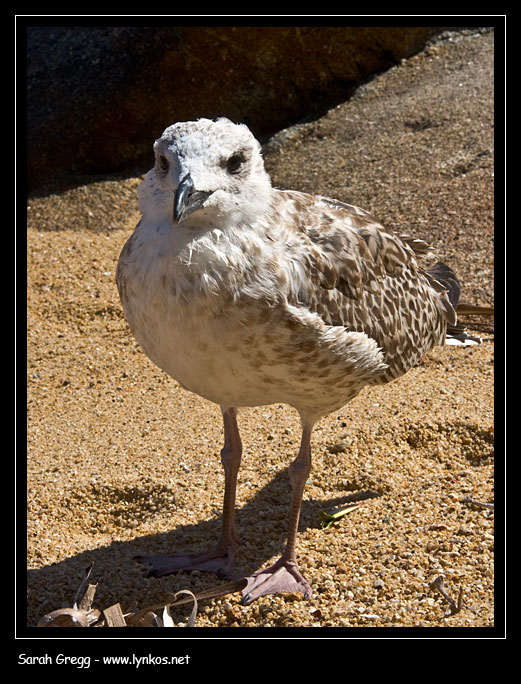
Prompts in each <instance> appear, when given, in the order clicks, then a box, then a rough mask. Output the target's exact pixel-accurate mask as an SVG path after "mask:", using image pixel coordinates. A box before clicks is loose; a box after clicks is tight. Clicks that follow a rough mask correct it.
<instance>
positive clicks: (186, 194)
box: [173, 174, 212, 226]
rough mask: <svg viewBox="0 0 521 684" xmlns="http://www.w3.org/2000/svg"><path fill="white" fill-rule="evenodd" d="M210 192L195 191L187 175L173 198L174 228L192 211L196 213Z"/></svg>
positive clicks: (190, 178)
mask: <svg viewBox="0 0 521 684" xmlns="http://www.w3.org/2000/svg"><path fill="white" fill-rule="evenodd" d="M211 194H212V191H211V190H210V191H203V190H196V189H195V188H194V182H193V180H192V177H191V176H190V174H187V175H186V176H185V177H184V178H183V179H182V180H181V182H180V183H179V185H178V186H177V190H176V191H175V197H174V212H173V218H174V225H175V226H176V225H177V224H178V223H181V221H184V220H185V218H186V217H187V216H188V215H189V214H191V213H192V212H194V211H197V209H199V208H200V207H202V205H203V204H204V202H205V201H206V200H207V199H208V197H210V195H211Z"/></svg>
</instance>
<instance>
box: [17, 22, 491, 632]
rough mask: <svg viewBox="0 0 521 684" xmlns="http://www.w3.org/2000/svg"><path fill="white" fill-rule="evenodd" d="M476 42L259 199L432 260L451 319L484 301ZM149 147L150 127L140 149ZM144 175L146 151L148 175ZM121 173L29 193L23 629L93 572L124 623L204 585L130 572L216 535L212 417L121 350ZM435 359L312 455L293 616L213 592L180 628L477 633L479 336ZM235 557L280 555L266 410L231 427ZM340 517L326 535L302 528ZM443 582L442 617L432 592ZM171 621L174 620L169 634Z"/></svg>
mask: <svg viewBox="0 0 521 684" xmlns="http://www.w3.org/2000/svg"><path fill="white" fill-rule="evenodd" d="M492 89H493V35H492V33H483V34H472V35H463V36H461V35H454V36H452V37H451V38H450V39H449V38H446V39H445V40H441V41H438V42H437V43H436V44H434V45H432V46H430V47H428V48H427V49H426V50H425V51H424V52H422V53H421V54H420V55H417V56H415V57H413V58H411V59H409V60H404V61H403V62H402V63H401V64H399V65H397V66H396V67H395V68H393V69H391V70H390V71H389V72H387V73H385V74H382V75H380V76H378V77H376V78H375V79H373V80H372V81H371V82H370V83H368V84H366V85H365V86H363V87H362V88H360V89H359V90H358V92H357V93H356V95H355V96H354V97H353V98H352V99H351V100H350V101H349V102H346V103H344V104H342V105H339V106H338V107H336V108H334V109H332V110H331V111H330V112H328V113H327V114H326V115H325V116H323V117H322V118H320V119H318V120H315V121H313V122H309V123H306V124H302V125H299V126H296V127H293V128H292V129H289V130H288V131H285V132H283V133H282V134H281V135H279V136H277V138H276V139H275V140H274V141H272V142H271V143H270V145H269V146H268V147H267V151H266V165H267V168H268V170H269V171H270V173H271V174H272V178H273V182H274V185H276V186H278V187H286V188H294V189H301V190H305V191H311V192H316V193H322V194H326V195H329V196H332V197H337V198H338V199H342V200H345V201H349V202H352V203H355V204H358V205H360V206H362V207H365V208H366V209H368V210H370V211H372V212H373V213H375V215H377V216H378V217H379V218H380V219H381V220H382V221H383V222H384V223H385V224H386V225H388V226H390V227H392V228H395V229H397V230H400V231H401V232H409V233H414V234H416V235H418V236H419V237H422V238H424V239H427V240H429V241H430V242H431V243H432V244H434V245H435V246H436V247H437V248H439V250H440V255H442V256H443V259H444V260H446V261H447V262H448V263H450V264H451V265H452V266H453V267H454V268H455V269H456V271H457V272H458V274H459V276H460V277H461V280H462V283H463V293H462V299H464V300H465V301H467V302H471V303H474V304H492V303H493V281H492V276H493V274H492V266H493V102H492ZM160 133H161V131H151V142H152V139H153V138H154V137H156V136H157V135H159V134H160ZM151 158H152V155H151ZM139 182H140V178H139V177H132V178H118V179H106V178H103V179H101V178H99V179H89V182H84V183H82V184H81V185H79V186H77V187H75V188H73V189H69V190H61V191H59V190H56V189H47V190H45V191H42V192H40V193H37V194H35V195H33V196H32V197H30V198H29V202H28V205H29V208H28V217H29V225H28V369H27V372H28V375H27V378H28V537H27V538H28V567H29V571H28V592H27V596H28V610H27V616H28V617H27V621H28V625H29V626H31V625H35V624H36V622H37V621H38V619H39V617H41V616H42V615H43V614H45V613H48V612H50V611H51V610H54V609H56V608H60V607H64V606H70V605H71V604H72V600H73V597H74V594H75V592H76V589H77V587H78V584H79V582H80V579H81V577H82V574H83V570H84V568H85V567H86V566H88V565H89V564H90V563H91V562H94V568H93V571H92V575H91V581H93V582H97V583H98V588H97V593H96V598H95V602H94V605H95V606H96V607H98V608H100V609H102V608H106V607H108V606H109V605H111V604H113V603H116V602H119V603H120V604H121V606H122V608H123V610H124V611H131V610H137V609H140V608H143V607H144V606H146V605H149V604H152V603H155V602H159V601H162V600H163V599H164V598H165V597H166V596H167V595H168V594H170V593H172V592H173V591H175V590H177V589H181V588H189V589H191V590H192V591H195V592H197V591H199V590H202V589H205V588H208V587H211V586H213V585H215V584H217V583H218V582H219V580H218V579H217V578H216V577H215V576H213V575H211V574H207V573H192V574H183V573H181V574H179V575H177V576H171V577H167V578H163V579H146V578H144V577H143V575H142V570H141V568H140V566H138V565H137V563H136V562H135V561H134V560H133V556H134V555H135V554H137V553H140V552H143V551H149V552H160V553H162V552H165V553H166V552H169V551H172V550H180V551H181V550H185V549H193V548H195V549H197V548H205V547H208V546H209V545H211V544H213V543H214V541H215V540H216V538H217V535H218V532H219V525H220V517H221V505H222V493H223V482H224V476H223V473H222V469H221V465H220V460H219V451H220V449H221V446H222V426H221V419H220V412H219V409H218V408H217V407H215V406H213V405H211V404H209V403H208V402H206V401H205V400H203V399H200V398H199V397H197V396H194V395H192V394H189V393H188V392H186V391H184V390H183V389H181V388H180V387H179V386H178V385H177V384H176V383H175V382H174V381H173V380H172V379H170V378H169V377H167V376H166V375H165V374H164V373H163V372H161V371H160V370H159V369H157V368H156V367H154V366H153V365H152V363H151V362H150V361H149V360H148V359H147V358H146V357H145V356H144V354H143V353H142V352H141V350H140V349H139V347H138V345H137V343H136V342H135V341H134V339H133V338H132V336H131V335H130V332H129V330H128V327H127V325H126V323H125V320H124V318H123V315H122V311H121V307H120V304H119V299H118V294H117V291H116V287H115V270H116V263H117V259H118V255H119V252H120V250H121V247H122V246H123V244H124V242H125V240H126V239H127V237H128V236H129V234H130V233H131V231H132V229H133V227H134V225H135V224H136V222H137V220H138V218H139V213H138V210H137V202H136V188H137V186H138V184H139ZM486 337H488V338H489V339H487V340H485V341H484V343H483V344H482V345H481V346H479V347H473V348H465V349H462V348H454V347H444V348H437V349H434V350H432V351H431V352H429V353H428V354H427V355H426V356H425V358H424V362H423V363H422V365H420V366H418V367H417V368H415V369H413V370H412V371H410V372H409V373H408V374H407V375H406V376H405V377H404V378H401V379H400V380H398V381H395V382H393V383H391V384H390V385H387V386H385V387H376V388H371V389H366V390H365V391H363V392H362V393H361V394H360V395H359V396H358V397H357V398H356V399H355V400H354V401H353V402H352V403H351V404H350V405H349V406H347V407H345V408H344V409H343V410H342V411H340V412H338V413H337V414H332V415H330V416H329V417H328V418H326V419H324V420H323V421H322V422H321V423H320V424H319V425H318V426H317V427H316V429H315V432H314V434H313V439H312V449H313V455H314V456H313V469H312V474H311V477H310V481H309V483H308V486H307V488H306V492H305V495H304V501H303V504H302V515H301V522H300V534H299V540H298V547H299V558H300V565H301V569H302V571H303V573H304V575H305V576H306V577H307V579H308V581H309V582H310V583H311V585H312V588H313V597H312V598H311V599H309V600H307V601H304V600H302V599H301V597H300V596H298V595H289V594H288V595H282V596H270V597H263V598H262V599H260V600H258V601H257V602H255V603H254V604H252V605H251V606H248V607H243V606H241V605H240V603H239V599H240V595H239V594H232V595H228V596H225V597H222V598H220V599H214V600H212V601H207V602H203V603H202V604H201V606H200V611H199V614H198V616H197V621H196V625H197V626H201V627H204V626H214V627H219V626H226V627H233V626H252V627H257V626H295V627H298V626H335V627H351V626H368V627H372V626H400V627H401V626H429V627H443V626H466V627H483V626H490V625H492V624H493V621H494V613H493V610H494V600H493V576H494V573H493V553H494V536H493V535H494V527H493V510H491V509H490V508H482V507H478V506H475V505H473V504H471V503H466V502H464V501H463V499H465V497H467V496H469V495H470V496H471V497H473V498H474V499H475V500H477V501H480V502H485V503H490V502H493V500H494V491H493V490H494V481H493V449H494V447H493V432H494V429H493V352H494V347H493V340H491V339H490V335H486ZM240 427H241V433H242V440H243V444H244V447H245V454H244V458H243V465H242V467H241V472H240V475H239V485H238V500H237V506H238V513H237V519H238V527H239V532H240V534H241V537H242V539H243V542H244V543H243V545H242V546H241V547H240V550H239V553H238V556H237V559H236V565H237V570H238V571H251V570H255V569H257V568H259V567H261V566H264V565H267V564H268V563H270V562H273V561H274V560H275V559H276V558H277V557H278V555H279V554H280V553H281V550H282V548H283V544H284V542H285V534H286V515H287V510H288V508H287V504H288V502H289V481H288V475H287V467H288V465H289V464H290V462H291V461H292V459H293V458H294V457H295V456H296V453H297V450H298V443H299V438H300V434H299V421H298V417H297V415H296V413H295V412H294V411H293V410H292V409H290V408H288V407H286V406H268V407H260V408H257V409H249V410H245V411H244V412H242V413H241V415H240ZM350 497H355V498H357V497H360V498H363V499H364V501H363V503H362V504H361V506H360V507H359V508H358V509H357V510H355V511H354V512H352V513H351V514H349V515H348V516H346V517H344V518H343V519H342V520H341V521H339V522H338V523H336V524H335V525H333V526H332V527H330V528H329V529H327V530H323V529H321V526H320V522H319V512H320V511H321V510H323V509H324V510H331V509H332V508H334V507H335V506H336V505H338V504H340V503H343V502H345V501H346V500H349V498H350ZM439 575H442V576H443V577H444V581H445V586H446V588H447V591H448V593H449V594H450V595H451V596H453V597H454V598H456V597H457V594H458V591H459V590H460V588H461V589H462V596H463V603H464V605H463V608H462V609H461V610H460V611H459V612H458V613H456V614H454V615H447V614H446V613H447V609H448V608H449V604H448V603H447V602H446V601H445V600H444V599H443V597H442V596H441V595H440V593H438V592H437V591H436V590H434V589H433V588H432V586H431V583H432V581H433V580H434V579H435V578H436V577H438V576H439ZM188 614H189V607H187V608H178V609H176V611H175V612H174V618H175V620H176V621H177V622H179V623H181V624H183V623H185V622H186V618H187V616H188Z"/></svg>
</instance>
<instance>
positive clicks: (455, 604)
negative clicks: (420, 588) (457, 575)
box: [431, 575, 463, 615]
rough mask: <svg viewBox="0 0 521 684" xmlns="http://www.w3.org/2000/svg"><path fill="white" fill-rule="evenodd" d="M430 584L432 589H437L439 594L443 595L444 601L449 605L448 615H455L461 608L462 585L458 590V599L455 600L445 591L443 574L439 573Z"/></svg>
mask: <svg viewBox="0 0 521 684" xmlns="http://www.w3.org/2000/svg"><path fill="white" fill-rule="evenodd" d="M431 586H432V587H433V588H434V589H437V590H438V591H439V592H440V594H441V595H442V596H443V598H444V599H445V601H447V603H448V604H449V606H450V612H449V613H448V615H455V614H456V613H459V612H460V610H461V609H462V608H463V587H460V589H459V592H458V600H457V601H455V600H454V599H453V598H452V597H451V596H449V595H448V594H447V592H446V591H445V586H444V584H443V576H442V575H440V576H439V577H436V579H435V580H434V581H433V582H432V584H431Z"/></svg>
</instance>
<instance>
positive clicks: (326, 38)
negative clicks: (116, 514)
mask: <svg viewBox="0 0 521 684" xmlns="http://www.w3.org/2000/svg"><path fill="white" fill-rule="evenodd" d="M440 30H441V29H439V28H436V27H385V28H379V27H371V28H365V27H300V28H298V27H252V28H250V27H177V28H174V27H30V28H28V30H27V54H28V60H27V65H28V82H27V88H28V91H27V92H28V95H27V104H28V185H29V189H32V188H35V187H37V186H38V185H41V184H42V183H45V182H46V181H48V180H49V178H50V177H51V176H52V175H53V174H65V175H67V174H71V173H107V172H114V171H119V170H122V169H124V168H125V167H129V166H134V167H135V166H136V165H143V164H144V165H145V166H147V165H148V164H149V163H150V158H151V151H150V150H151V142H152V140H153V139H154V138H155V137H158V136H159V135H160V134H161V132H162V131H163V129H164V128H165V127H166V126H168V125H169V124H171V123H173V122H175V121H180V120H188V119H195V118H198V117H201V116H207V117H215V116H227V117H229V118H231V119H233V120H236V121H243V122H245V123H246V124H248V125H249V126H250V128H251V129H252V130H253V132H254V133H255V135H256V136H257V137H260V138H262V137H264V136H266V135H268V134H271V133H273V132H274V131H276V130H278V129H280V128H282V127H284V126H287V125H289V124H291V123H294V122H295V121H298V120H299V119H301V118H302V117H304V116H309V115H313V114H317V113H319V112H320V111H323V110H324V109H325V108H326V107H327V106H330V105H332V104H335V103H337V102H339V101H341V100H345V99H347V97H348V96H349V94H350V93H351V92H352V89H353V88H354V87H355V86H356V85H357V84H359V83H361V82H363V81H364V80H367V79H368V78H369V77H370V76H371V75H372V74H374V73H376V72H379V71H382V70H385V69H386V68H388V67H390V66H392V65H393V64H395V63H397V62H398V61H399V60H400V59H401V58H403V57H408V56H410V55H412V54H414V53H416V52H417V51H419V50H420V49H421V48H422V47H423V46H424V45H425V43H426V42H427V40H428V39H429V37H431V36H432V35H433V34H435V33H437V32H439V31H440Z"/></svg>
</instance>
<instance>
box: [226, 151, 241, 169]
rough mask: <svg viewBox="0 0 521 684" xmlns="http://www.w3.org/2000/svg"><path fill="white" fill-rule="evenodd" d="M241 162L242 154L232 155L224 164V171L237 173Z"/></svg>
mask: <svg viewBox="0 0 521 684" xmlns="http://www.w3.org/2000/svg"><path fill="white" fill-rule="evenodd" d="M243 162H244V155H243V154H233V155H232V156H231V157H230V158H229V159H228V161H227V162H226V170H227V171H228V173H238V172H239V170H240V168H241V166H242V163H243Z"/></svg>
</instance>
